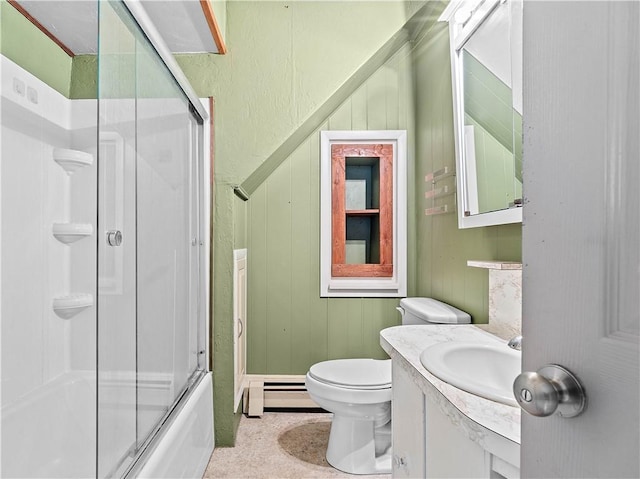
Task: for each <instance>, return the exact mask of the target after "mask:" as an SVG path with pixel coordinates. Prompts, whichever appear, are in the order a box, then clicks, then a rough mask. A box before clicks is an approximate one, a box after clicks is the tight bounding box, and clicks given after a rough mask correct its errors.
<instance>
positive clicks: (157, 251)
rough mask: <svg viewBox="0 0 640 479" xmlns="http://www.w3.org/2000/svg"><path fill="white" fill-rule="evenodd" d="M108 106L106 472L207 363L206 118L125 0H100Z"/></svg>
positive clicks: (149, 433)
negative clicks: (204, 249) (203, 268)
mask: <svg viewBox="0 0 640 479" xmlns="http://www.w3.org/2000/svg"><path fill="white" fill-rule="evenodd" d="M99 110H100V111H99V117H100V148H101V149H100V152H101V156H100V158H99V163H100V165H99V169H98V171H99V180H98V182H99V192H100V193H99V203H100V209H99V211H100V219H99V227H98V231H99V234H102V235H104V237H103V238H101V239H100V240H99V247H98V255H99V273H98V279H99V287H100V288H99V294H98V296H99V298H98V306H99V311H98V313H99V317H98V379H99V381H98V456H99V459H98V477H120V476H121V475H122V474H124V473H126V472H127V470H128V469H129V468H130V467H131V465H132V463H133V461H134V460H135V459H136V457H137V456H138V455H139V454H140V453H141V451H144V449H145V447H146V446H147V444H148V443H149V441H150V440H151V439H152V438H153V436H154V434H155V432H156V431H157V430H158V428H159V427H160V425H161V424H162V423H163V422H164V421H165V419H166V418H167V417H168V415H169V414H170V412H171V410H172V408H173V406H174V405H175V404H176V403H177V402H178V401H179V400H180V398H181V397H182V396H183V395H184V393H185V392H186V391H187V389H188V387H189V386H190V385H192V384H193V383H194V382H195V381H196V380H197V379H198V378H199V377H200V375H201V374H202V371H203V369H204V368H205V366H206V365H204V364H202V362H203V359H204V351H203V349H204V348H203V347H202V346H201V344H200V343H201V342H202V341H203V333H204V331H203V330H204V326H203V325H204V323H203V319H204V318H203V315H202V313H203V312H202V310H201V303H202V299H201V297H200V291H201V287H200V284H201V271H200V268H199V265H200V260H201V259H200V254H201V250H202V242H201V238H202V232H201V231H200V221H199V215H200V201H201V200H200V191H199V189H198V184H199V175H200V169H201V167H202V165H201V158H202V151H201V145H200V143H201V134H202V133H201V131H202V120H201V119H200V118H199V117H198V116H197V115H196V114H195V112H194V110H193V108H192V106H191V104H190V103H189V101H188V99H187V97H186V96H185V95H184V93H183V91H182V90H181V89H180V87H179V86H178V84H177V83H176V81H175V79H174V78H173V76H172V75H171V74H170V72H169V70H168V69H167V67H166V66H165V64H164V63H163V62H162V60H161V59H160V57H159V56H158V54H157V52H156V51H155V50H154V49H153V47H152V46H151V44H150V43H149V41H148V39H147V38H146V37H145V36H144V34H143V33H142V31H141V30H140V28H139V27H138V25H137V23H136V22H135V20H134V19H133V17H132V16H131V15H130V13H129V12H128V10H127V9H126V8H125V7H124V6H123V4H122V3H120V2H110V1H109V2H106V1H105V2H100V49H99ZM201 358H202V359H201Z"/></svg>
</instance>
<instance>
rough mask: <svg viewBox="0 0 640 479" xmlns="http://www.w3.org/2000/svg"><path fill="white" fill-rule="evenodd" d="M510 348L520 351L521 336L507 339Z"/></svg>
mask: <svg viewBox="0 0 640 479" xmlns="http://www.w3.org/2000/svg"><path fill="white" fill-rule="evenodd" d="M507 346H509V347H510V348H511V349H515V350H516V351H522V336H516V337H513V338H511V339H510V340H509V342H508V343H507Z"/></svg>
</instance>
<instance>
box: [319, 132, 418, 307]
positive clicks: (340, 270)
mask: <svg viewBox="0 0 640 479" xmlns="http://www.w3.org/2000/svg"><path fill="white" fill-rule="evenodd" d="M320 136H321V138H320V139H321V142H320V143H321V145H320V146H321V175H320V176H321V178H320V181H321V185H320V190H321V201H320V209H321V212H320V216H321V219H320V223H321V225H320V243H321V244H320V263H321V264H320V283H321V285H320V289H321V291H320V296H321V297H333V296H336V297H404V296H406V270H407V267H406V258H407V239H406V230H407V178H406V163H407V146H406V141H407V135H406V131H405V130H376V131H322V132H320ZM358 157H365V158H376V159H377V161H378V164H379V174H380V188H379V190H380V194H379V202H378V204H376V206H377V208H370V209H366V210H347V209H346V206H345V182H346V165H347V158H358ZM376 171H378V170H376ZM349 216H373V217H377V219H378V222H379V225H380V236H379V238H376V243H375V244H376V245H378V243H379V253H380V254H379V259H378V260H376V263H375V264H347V263H346V258H345V256H346V248H345V243H346V219H347V217H349Z"/></svg>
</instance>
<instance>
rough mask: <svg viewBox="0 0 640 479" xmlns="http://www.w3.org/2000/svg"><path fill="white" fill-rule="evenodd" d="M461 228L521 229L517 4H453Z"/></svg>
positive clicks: (517, 0) (446, 17)
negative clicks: (516, 226) (513, 225)
mask: <svg viewBox="0 0 640 479" xmlns="http://www.w3.org/2000/svg"><path fill="white" fill-rule="evenodd" d="M440 20H441V21H447V22H449V36H450V45H451V73H452V83H453V85H452V86H453V104H454V105H453V106H454V115H453V117H454V131H455V150H456V174H457V195H458V196H457V201H458V208H457V210H458V226H459V227H460V228H474V227H480V226H491V225H498V224H508V223H519V222H522V0H461V1H455V0H454V1H452V2H451V3H450V4H449V6H448V7H447V9H446V10H445V11H444V13H443V14H442V16H441V17H440Z"/></svg>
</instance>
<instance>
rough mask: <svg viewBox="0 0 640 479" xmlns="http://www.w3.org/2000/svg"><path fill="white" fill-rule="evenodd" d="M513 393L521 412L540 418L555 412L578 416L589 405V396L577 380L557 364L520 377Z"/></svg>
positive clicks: (565, 415) (564, 415) (561, 414)
mask: <svg viewBox="0 0 640 479" xmlns="http://www.w3.org/2000/svg"><path fill="white" fill-rule="evenodd" d="M513 394H514V396H515V397H516V401H518V404H519V405H520V407H521V408H522V409H524V410H525V411H526V412H528V413H529V414H531V415H533V416H539V417H545V416H551V415H552V414H554V413H558V415H559V416H562V417H575V416H577V415H579V414H581V413H582V412H583V411H584V410H585V408H586V406H587V396H586V394H585V392H584V388H583V387H582V385H581V384H580V381H578V378H576V377H575V376H574V375H573V374H572V373H571V372H570V371H568V370H567V369H565V368H563V367H562V366H558V365H557V364H548V365H546V366H544V367H542V368H540V369H538V371H537V372H535V373H533V372H524V373H522V374H520V375H519V376H518V377H517V378H516V380H515V381H514V382H513Z"/></svg>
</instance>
